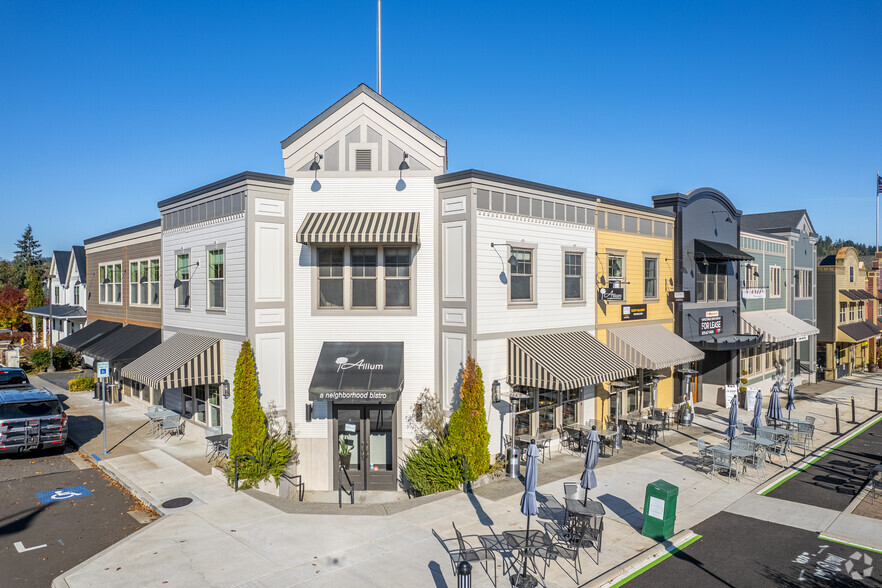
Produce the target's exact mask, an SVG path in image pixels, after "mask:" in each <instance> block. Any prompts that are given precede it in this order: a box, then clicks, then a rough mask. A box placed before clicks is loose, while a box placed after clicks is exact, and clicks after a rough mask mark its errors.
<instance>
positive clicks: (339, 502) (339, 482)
mask: <svg viewBox="0 0 882 588" xmlns="http://www.w3.org/2000/svg"><path fill="white" fill-rule="evenodd" d="M341 473H342V474H343V475H342V476H341V475H340V474H341ZM343 476H346V482H347V483H348V484H349V490H346V489H345V488H344V487H343ZM344 492H346V494H348V495H349V504H355V484H353V483H352V480H350V479H349V472H347V471H346V468H344V467H343V466H342V465H340V469H339V470H337V507H338V508H343V493H344Z"/></svg>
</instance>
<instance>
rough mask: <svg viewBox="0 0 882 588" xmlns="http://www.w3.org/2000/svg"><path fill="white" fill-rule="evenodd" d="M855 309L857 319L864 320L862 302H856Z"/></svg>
mask: <svg viewBox="0 0 882 588" xmlns="http://www.w3.org/2000/svg"><path fill="white" fill-rule="evenodd" d="M857 311H858V320H859V321H862V320H864V303H863V302H859V303H858V305H857Z"/></svg>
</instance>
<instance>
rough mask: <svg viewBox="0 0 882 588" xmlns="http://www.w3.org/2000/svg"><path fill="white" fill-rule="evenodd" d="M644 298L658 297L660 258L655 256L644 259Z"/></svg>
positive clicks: (652, 298)
mask: <svg viewBox="0 0 882 588" xmlns="http://www.w3.org/2000/svg"><path fill="white" fill-rule="evenodd" d="M643 298H644V299H645V300H654V299H656V298H658V259H657V258H655V257H646V258H644V259H643Z"/></svg>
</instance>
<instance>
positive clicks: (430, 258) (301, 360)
mask: <svg viewBox="0 0 882 588" xmlns="http://www.w3.org/2000/svg"><path fill="white" fill-rule="evenodd" d="M320 181H321V190H319V191H318V192H312V191H311V190H310V184H311V180H310V181H300V180H298V181H297V182H296V183H295V184H294V197H293V203H294V210H293V213H292V217H291V227H292V233H293V239H292V242H293V244H294V270H293V276H292V277H291V279H292V285H293V307H294V313H293V322H294V332H295V333H296V336H295V337H294V340H293V341H291V342H290V343H289V345H288V347H289V348H290V349H292V352H291V353H292V355H293V369H294V396H295V402H294V406H293V407H289V418H290V414H291V413H292V412H293V419H291V420H293V422H295V423H296V429H297V436H298V442H299V443H302V444H303V447H304V448H308V449H309V450H308V451H307V450H305V449H304V450H301V464H300V466H299V468H300V470H303V472H304V475H305V476H307V475H308V477H309V479H311V480H316V481H317V482H318V483H321V482H322V481H323V480H326V483H327V484H330V482H331V471H330V456H329V454H328V451H329V449H328V442H327V439H328V437H329V434H330V423H331V422H332V421H331V420H330V418H322V417H323V415H319V414H318V413H316V414H315V415H314V417H313V419H312V421H311V422H306V414H305V410H306V404H307V402H308V401H309V385H310V382H311V381H312V376H313V372H314V371H315V366H316V361H317V360H318V356H319V353H320V352H321V348H322V343H324V342H326V341H328V342H330V341H376V342H385V341H403V342H404V388H403V391H402V394H401V400H400V402H399V403H398V407H397V415H396V418H397V421H398V426H399V431H400V432H401V436H402V438H403V441H399V443H398V446H399V452H401V451H403V450H404V449H406V448H407V446H408V442H407V441H408V440H410V439H413V437H414V433H413V431H412V430H411V429H410V427H409V425H408V419H407V417H408V416H409V415H410V414H411V412H412V410H413V405H414V403H415V402H416V399H417V396H418V395H419V394H420V392H422V391H423V389H424V388H430V389H431V388H433V386H434V378H435V338H434V335H433V334H434V332H435V324H434V320H435V298H434V297H435V290H434V282H435V279H434V266H435V236H434V232H435V231H434V226H435V224H434V223H435V220H434V216H435V213H434V210H435V209H434V183H433V180H432V178H430V177H426V178H406V183H407V187H406V188H405V190H403V191H400V192H399V191H396V189H395V184H396V182H397V181H398V178H388V177H364V178H345V177H342V178H324V179H321V180H320ZM360 211H361V212H367V211H370V212H419V213H420V241H421V242H420V245H419V246H417V247H415V249H414V250H415V253H414V257H413V262H412V265H411V280H412V282H413V285H412V296H413V297H412V301H411V302H412V305H413V310H414V312H409V313H395V312H384V311H377V312H371V313H355V312H316V311H314V308H315V306H316V302H315V299H314V280H315V277H314V274H313V259H314V258H313V254H312V251H311V247H310V246H309V245H304V244H301V243H298V242H297V241H296V232H297V230H298V229H299V228H300V225H301V224H302V222H303V220H304V218H305V217H306V215H307V214H308V213H310V212H360ZM292 408H293V410H291V409H292ZM330 416H331V415H328V417H330ZM399 457H400V454H399ZM318 489H322V488H318ZM325 489H330V486H328V488H325Z"/></svg>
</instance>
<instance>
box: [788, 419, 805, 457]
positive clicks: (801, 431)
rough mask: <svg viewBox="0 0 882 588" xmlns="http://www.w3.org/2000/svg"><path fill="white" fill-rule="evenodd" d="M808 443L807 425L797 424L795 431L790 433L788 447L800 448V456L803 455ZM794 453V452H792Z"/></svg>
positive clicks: (792, 448)
mask: <svg viewBox="0 0 882 588" xmlns="http://www.w3.org/2000/svg"><path fill="white" fill-rule="evenodd" d="M808 443H809V437H808V429H807V425H802V424H801V425H798V429H797V430H796V432H794V433H791V434H790V448H791V450H794V449H797V448H799V449H802V456H803V457H805V455H806V452H807V448H808ZM794 453H795V452H794Z"/></svg>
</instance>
